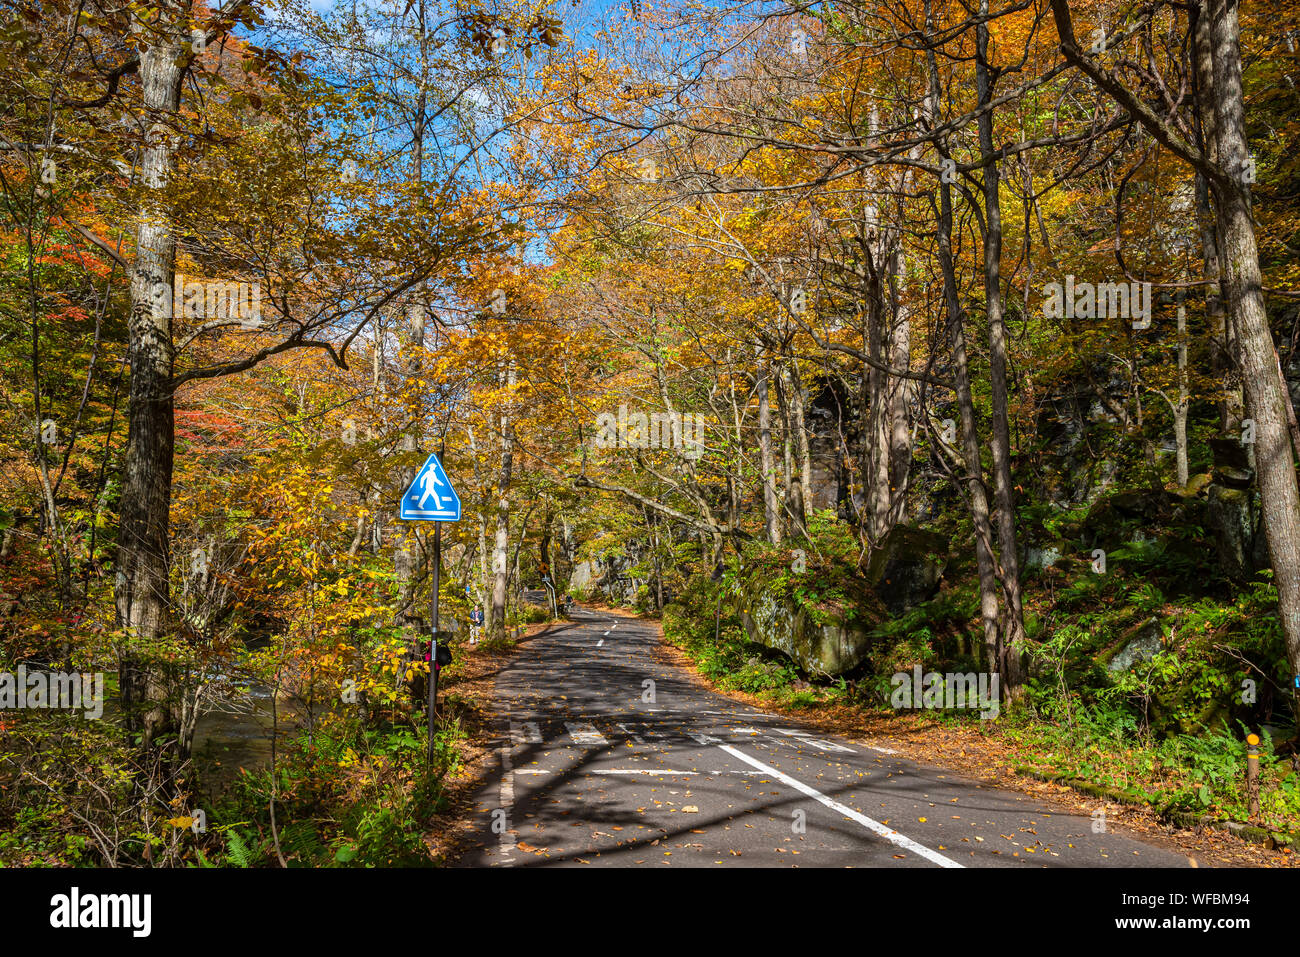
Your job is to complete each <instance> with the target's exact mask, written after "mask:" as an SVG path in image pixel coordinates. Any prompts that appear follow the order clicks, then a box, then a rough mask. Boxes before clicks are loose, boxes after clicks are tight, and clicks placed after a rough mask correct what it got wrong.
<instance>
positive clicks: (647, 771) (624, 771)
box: [587, 768, 700, 775]
mask: <svg viewBox="0 0 1300 957" xmlns="http://www.w3.org/2000/svg"><path fill="white" fill-rule="evenodd" d="M587 773H588V774H667V775H674V774H699V773H700V772H699V771H663V770H658V771H656V770H655V769H654V768H594V769H593V770H591V771H588V772H587Z"/></svg>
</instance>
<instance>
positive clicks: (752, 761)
mask: <svg viewBox="0 0 1300 957" xmlns="http://www.w3.org/2000/svg"><path fill="white" fill-rule="evenodd" d="M701 743H702V744H703V743H704V742H701ZM718 748H719V750H722V751H725V752H727V754H730V755H731V756H732V757H734V758H739V759H740V760H741V761H744V762H745V763H746V764H748V765H750V766H751V767H755V768H758V769H759V770H761V771H762V772H763V773H764V774H770V775H772V777H774V778H776V779H777V780H778V781H781V782H782V783H784V784H788V785H789V786H790V787H792V788H794V789H795V790H796V791H800V792H802V793H804V794H806V795H808V796H809V797H810V798H812V799H813V800H814V801H818V802H819V803H821V804H824V805H826V806H827V807H828V808H830V809H831V810H832V811H838V812H839V813H840V814H843V815H844V816H845V817H847V818H850V819H852V820H854V821H857V822H858V823H859V824H861V825H862V826H863V827H865V828H866V829H867V830H869V831H874V832H875V833H876V834H879V835H880V836H881V837H883V838H884V839H885V840H887V841H889V842H890V843H891V844H897V845H898V846H899V847H902V848H906V849H907V850H909V851H911V852H912V853H913V854H916V855H918V856H920V857H924V858H925V859H926V860H927V861H931V862H933V863H935V864H938V865H939V866H940V867H964V865H962V864H958V863H957V862H956V861H954V860H953V859H952V858H950V857H944V856H943V855H942V854H940V853H939V852H938V851H932V850H930V849H929V848H928V847H926V846H925V845H924V844H918V843H917V842H916V841H914V840H912V839H911V838H910V837H907V836H906V835H903V834H900V833H898V832H897V831H895V830H893V829H892V828H889V827H886V826H885V825H883V824H881V823H880V822H879V821H874V820H872V819H871V818H869V817H867V816H866V815H865V814H861V813H859V812H857V811H855V810H853V808H851V807H849V806H847V805H845V804H841V803H840V802H839V801H836V800H835V799H834V798H829V797H827V796H826V795H825V794H822V792H821V791H818V790H817V789H816V788H814V787H809V786H808V785H807V784H804V783H803V782H802V781H800V780H798V779H797V778H792V777H790V775H788V774H785V773H783V772H781V771H778V770H777V769H776V768H774V767H772V766H770V765H767V764H764V763H763V762H762V761H759V760H758V759H757V758H751V757H750V756H749V755H748V754H746V753H745V752H744V751H740V750H738V749H736V748H733V747H732V746H731V745H729V744H722V743H721V742H718Z"/></svg>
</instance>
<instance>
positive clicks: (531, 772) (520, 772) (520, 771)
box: [515, 768, 551, 774]
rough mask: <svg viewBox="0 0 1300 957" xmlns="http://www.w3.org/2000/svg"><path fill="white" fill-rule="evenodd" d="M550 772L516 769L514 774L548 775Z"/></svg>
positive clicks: (540, 769)
mask: <svg viewBox="0 0 1300 957" xmlns="http://www.w3.org/2000/svg"><path fill="white" fill-rule="evenodd" d="M550 773H551V772H550V771H548V770H545V769H544V768H516V769H515V774H550Z"/></svg>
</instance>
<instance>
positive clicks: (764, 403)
mask: <svg viewBox="0 0 1300 957" xmlns="http://www.w3.org/2000/svg"><path fill="white" fill-rule="evenodd" d="M770 378H771V375H770V366H769V363H768V361H767V360H766V359H762V360H760V361H759V367H758V382H757V383H756V384H755V385H756V389H757V392H758V457H759V467H760V469H761V470H762V472H763V526H764V529H765V530H766V532H767V540H768V541H769V542H770V543H772V544H773V545H779V544H781V505H780V503H779V502H778V501H777V495H776V462H775V459H774V457H773V455H772V406H771V401H770V396H769V392H770V390H769V388H768V384H769V379H770Z"/></svg>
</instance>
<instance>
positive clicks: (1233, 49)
mask: <svg viewBox="0 0 1300 957" xmlns="http://www.w3.org/2000/svg"><path fill="white" fill-rule="evenodd" d="M1207 7H1208V10H1209V13H1210V39H1211V44H1212V50H1213V60H1214V64H1213V69H1214V107H1215V123H1216V133H1217V136H1218V146H1219V165H1220V167H1221V168H1223V169H1225V170H1226V171H1227V172H1228V173H1230V174H1231V175H1232V177H1235V176H1236V175H1238V174H1239V171H1240V170H1241V168H1242V164H1243V163H1244V162H1245V160H1246V159H1247V158H1248V157H1249V155H1250V153H1249V150H1248V147H1247V144H1246V129H1245V125H1246V124H1245V103H1244V100H1243V97H1242V88H1241V48H1240V41H1239V27H1238V22H1237V4H1236V2H1235V0H1209V2H1208V3H1207ZM1214 192H1215V206H1216V208H1217V210H1218V222H1219V234H1220V235H1221V236H1222V237H1223V250H1222V252H1223V260H1224V266H1225V270H1224V271H1225V273H1226V276H1227V295H1228V309H1229V311H1230V312H1231V314H1232V316H1233V322H1234V325H1235V327H1236V332H1237V349H1238V362H1239V365H1240V367H1241V378H1242V383H1243V385H1244V391H1245V405H1246V415H1247V417H1248V418H1250V419H1253V420H1254V422H1255V467H1256V470H1257V475H1258V480H1259V491H1260V499H1261V503H1262V508H1263V512H1264V515H1263V521H1262V523H1261V524H1262V525H1263V527H1264V534H1265V536H1266V537H1267V540H1268V553H1269V558H1270V560H1271V561H1272V564H1273V584H1274V585H1275V586H1276V587H1277V594H1278V612H1279V617H1280V618H1281V622H1282V631H1283V634H1284V635H1285V638H1286V650H1287V660H1288V661H1289V663H1290V665H1291V672H1292V674H1300V489H1298V488H1297V486H1296V472H1295V466H1294V463H1293V460H1292V457H1291V438H1290V433H1289V430H1288V426H1287V404H1288V402H1289V397H1288V396H1287V394H1286V391H1285V387H1284V384H1283V380H1282V377H1281V375H1280V374H1279V370H1278V365H1277V359H1276V355H1275V353H1274V346H1273V333H1272V330H1271V329H1270V328H1269V325H1268V313H1267V311H1266V309H1265V305H1264V289H1263V278H1262V277H1261V275H1260V269H1259V249H1258V246H1257V244H1256V240H1255V222H1254V219H1253V217H1252V215H1251V201H1250V192H1249V190H1248V189H1247V187H1246V186H1245V185H1244V184H1242V183H1241V182H1239V181H1238V180H1237V179H1235V178H1230V179H1228V180H1227V181H1221V182H1216V183H1215V184H1214ZM1293 704H1295V698H1294V697H1293Z"/></svg>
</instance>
